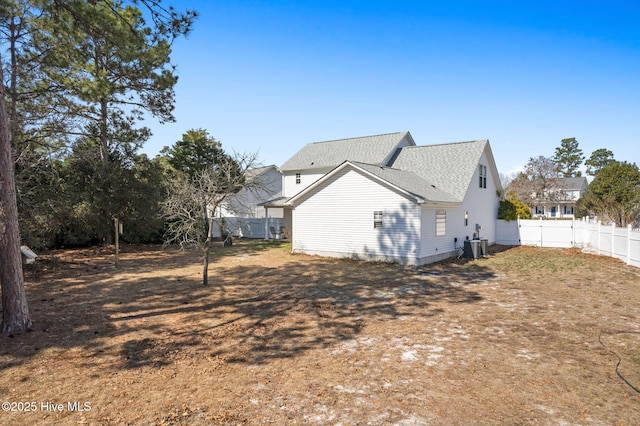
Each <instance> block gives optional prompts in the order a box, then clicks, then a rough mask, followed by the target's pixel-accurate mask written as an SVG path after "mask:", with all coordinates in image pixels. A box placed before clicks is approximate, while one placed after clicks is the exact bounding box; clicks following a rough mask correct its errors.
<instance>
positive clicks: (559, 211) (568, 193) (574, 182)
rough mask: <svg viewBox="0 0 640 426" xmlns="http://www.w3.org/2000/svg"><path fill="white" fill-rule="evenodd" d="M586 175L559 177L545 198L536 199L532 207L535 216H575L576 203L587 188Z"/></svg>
mask: <svg viewBox="0 0 640 426" xmlns="http://www.w3.org/2000/svg"><path fill="white" fill-rule="evenodd" d="M587 186H589V182H588V181H587V178H586V177H570V178H558V179H556V180H555V184H554V189H553V190H551V191H548V193H545V194H544V199H537V200H534V202H533V205H532V206H530V207H531V213H532V215H533V217H547V218H565V219H566V218H573V217H575V216H574V215H575V208H576V203H577V202H578V200H579V199H580V198H582V195H583V194H584V192H585V191H586V190H587Z"/></svg>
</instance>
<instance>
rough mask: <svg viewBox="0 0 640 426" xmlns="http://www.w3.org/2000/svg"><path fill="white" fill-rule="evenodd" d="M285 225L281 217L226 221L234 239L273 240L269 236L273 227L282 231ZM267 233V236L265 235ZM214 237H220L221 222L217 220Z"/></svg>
mask: <svg viewBox="0 0 640 426" xmlns="http://www.w3.org/2000/svg"><path fill="white" fill-rule="evenodd" d="M283 225H284V220H283V219H282V218H279V217H260V218H242V217H227V218H225V220H224V227H225V229H227V230H228V231H229V232H231V235H233V236H234V237H243V238H272V236H271V235H268V232H269V229H270V228H271V227H273V228H275V229H277V230H280V227H281V226H283ZM265 232H267V234H265ZM212 236H213V237H219V236H220V220H219V219H216V224H215V225H214V227H213V231H212Z"/></svg>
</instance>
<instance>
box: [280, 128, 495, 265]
mask: <svg viewBox="0 0 640 426" xmlns="http://www.w3.org/2000/svg"><path fill="white" fill-rule="evenodd" d="M281 170H282V172H283V197H282V198H280V199H278V200H272V201H271V202H270V203H268V204H267V207H269V208H270V207H273V206H285V213H284V219H285V224H286V226H288V227H289V229H290V232H289V234H290V236H291V240H292V251H293V252H295V253H307V254H317V255H323V256H334V257H352V258H359V259H367V260H385V261H394V262H398V263H402V264H424V263H429V262H434V261H437V260H441V259H444V258H447V257H450V256H452V255H455V254H456V253H457V247H459V246H461V245H462V244H463V242H464V240H465V239H472V238H473V237H474V236H478V233H479V234H480V235H479V236H480V237H482V238H486V239H488V241H489V243H490V244H491V243H494V242H495V228H496V217H497V212H498V205H499V201H500V194H501V191H502V187H501V185H500V181H499V179H498V172H497V169H496V165H495V162H494V159H493V154H492V153H491V147H490V145H489V141H487V140H481V141H471V142H460V143H450V144H442V145H430V146H416V145H415V142H414V141H413V138H412V137H411V134H410V133H409V132H400V133H391V134H386V135H377V136H368V137H362V138H353V139H342V140H337V141H328V142H318V143H313V144H309V145H306V146H305V147H304V148H302V150H300V151H299V152H298V153H297V154H295V155H294V156H293V157H291V159H289V160H288V161H287V162H286V163H285V164H284V165H283V166H282V167H281Z"/></svg>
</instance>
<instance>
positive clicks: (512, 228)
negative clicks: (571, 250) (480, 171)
mask: <svg viewBox="0 0 640 426" xmlns="http://www.w3.org/2000/svg"><path fill="white" fill-rule="evenodd" d="M496 243H498V244H505V245H511V246H517V245H531V246H538V247H561V248H568V247H578V248H582V249H585V250H589V251H592V252H594V253H597V254H600V255H603V256H610V257H615V258H617V259H621V260H623V261H624V262H625V263H627V265H632V266H635V267H638V268H640V230H637V229H636V230H633V229H632V228H631V226H628V227H627V228H616V226H615V224H611V225H604V224H602V223H600V221H596V220H593V219H590V218H588V217H587V218H584V219H582V220H543V219H528V220H520V219H519V220H517V221H509V222H507V221H505V220H498V223H497V227H496Z"/></svg>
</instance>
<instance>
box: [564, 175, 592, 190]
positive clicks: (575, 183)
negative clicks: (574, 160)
mask: <svg viewBox="0 0 640 426" xmlns="http://www.w3.org/2000/svg"><path fill="white" fill-rule="evenodd" d="M558 183H559V185H561V186H562V188H564V189H568V190H579V189H582V188H583V187H585V188H586V186H587V185H588V181H587V178H586V177H584V176H582V177H570V178H561V179H559V180H558Z"/></svg>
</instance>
